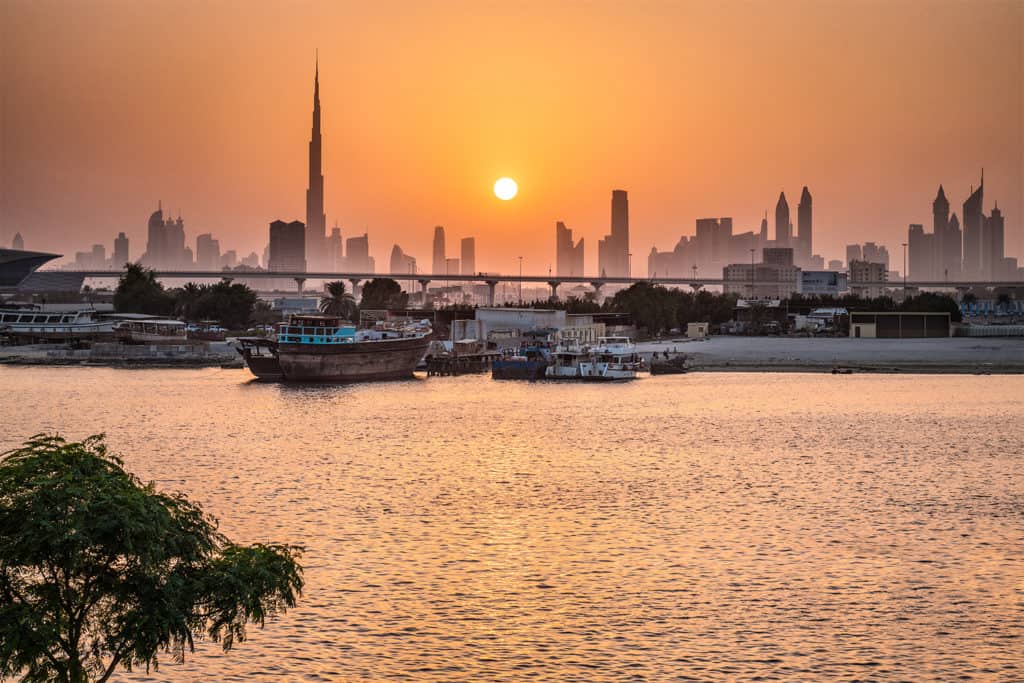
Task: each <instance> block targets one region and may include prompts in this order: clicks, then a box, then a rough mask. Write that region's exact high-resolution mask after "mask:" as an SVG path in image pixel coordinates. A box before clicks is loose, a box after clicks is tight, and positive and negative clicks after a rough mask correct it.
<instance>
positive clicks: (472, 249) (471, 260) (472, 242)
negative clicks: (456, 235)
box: [460, 237, 476, 275]
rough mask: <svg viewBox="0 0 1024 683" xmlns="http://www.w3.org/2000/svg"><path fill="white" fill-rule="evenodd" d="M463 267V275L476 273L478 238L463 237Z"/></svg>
mask: <svg viewBox="0 0 1024 683" xmlns="http://www.w3.org/2000/svg"><path fill="white" fill-rule="evenodd" d="M461 246H462V253H461V256H462V263H461V265H460V267H461V268H462V274H463V275H473V274H474V273H476V239H474V238H472V237H463V238H462V244H461Z"/></svg>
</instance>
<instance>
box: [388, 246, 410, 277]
mask: <svg viewBox="0 0 1024 683" xmlns="http://www.w3.org/2000/svg"><path fill="white" fill-rule="evenodd" d="M390 272H392V273H395V274H398V273H408V274H409V275H415V274H416V259H415V258H413V257H412V256H409V255H408V254H406V253H405V252H404V251H402V248H401V247H400V246H398V245H397V244H396V245H395V246H393V247H392V248H391V263H390Z"/></svg>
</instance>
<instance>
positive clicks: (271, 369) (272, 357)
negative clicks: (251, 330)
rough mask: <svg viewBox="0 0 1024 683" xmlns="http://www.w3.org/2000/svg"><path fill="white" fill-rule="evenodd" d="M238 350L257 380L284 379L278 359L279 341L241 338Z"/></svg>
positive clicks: (262, 338)
mask: <svg viewBox="0 0 1024 683" xmlns="http://www.w3.org/2000/svg"><path fill="white" fill-rule="evenodd" d="M237 342H238V346H237V347H236V350H237V351H238V355H240V356H241V357H242V359H243V360H244V361H245V364H246V366H247V367H248V368H249V371H250V372H252V374H254V375H256V378H257V379H261V380H266V381H278V380H282V379H284V373H282V372H281V363H280V361H278V359H277V341H275V340H273V339H267V338H265V337H239V338H238V339H237Z"/></svg>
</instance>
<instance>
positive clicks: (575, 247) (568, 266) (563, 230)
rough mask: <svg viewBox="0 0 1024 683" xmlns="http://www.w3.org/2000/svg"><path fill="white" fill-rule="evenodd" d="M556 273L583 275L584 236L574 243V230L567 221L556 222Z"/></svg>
mask: <svg viewBox="0 0 1024 683" xmlns="http://www.w3.org/2000/svg"><path fill="white" fill-rule="evenodd" d="M555 274H556V275H557V276H558V277H582V275H583V238H582V237H581V238H580V241H579V242H576V243H573V239H572V230H570V229H569V228H567V227H565V223H563V222H561V221H558V222H557V223H555Z"/></svg>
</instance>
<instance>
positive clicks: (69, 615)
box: [0, 435, 303, 683]
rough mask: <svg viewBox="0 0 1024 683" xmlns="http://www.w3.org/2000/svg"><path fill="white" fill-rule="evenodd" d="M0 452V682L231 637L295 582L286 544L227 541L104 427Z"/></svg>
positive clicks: (295, 587) (106, 674)
mask: <svg viewBox="0 0 1024 683" xmlns="http://www.w3.org/2000/svg"><path fill="white" fill-rule="evenodd" d="M0 457H2V459H0V681H5V680H9V679H11V680H13V679H14V678H19V679H20V680H22V681H25V682H27V683H36V682H42V681H62V682H65V683H88V682H89V681H96V682H102V681H106V680H108V679H109V678H110V677H111V675H112V674H113V673H114V671H115V670H116V669H117V667H118V666H122V667H124V668H125V669H128V670H131V669H132V668H133V667H147V668H148V667H154V668H155V667H156V666H157V665H158V661H157V658H158V655H161V654H164V653H168V654H170V655H171V656H172V658H173V659H175V660H178V661H180V660H183V659H184V656H185V652H186V648H187V649H188V650H189V651H191V650H192V649H193V647H194V641H195V640H196V639H198V638H203V637H208V638H210V639H211V640H213V641H215V642H220V643H221V644H222V646H223V648H224V649H225V650H229V649H231V647H232V646H233V645H234V644H235V643H237V642H241V641H243V640H244V639H245V634H246V625H247V624H257V625H259V626H262V625H263V623H264V621H265V619H266V618H267V617H269V616H272V615H274V614H276V613H278V612H281V611H283V610H284V609H286V608H288V607H293V606H294V605H295V602H296V599H297V598H298V596H299V594H300V593H301V591H302V585H303V581H302V569H301V567H300V566H299V565H298V563H297V561H296V559H297V557H298V553H299V549H298V548H297V547H295V546H288V545H263V544H257V545H252V546H240V545H235V544H233V543H231V542H230V541H229V540H228V539H227V538H225V537H224V536H223V535H221V534H220V533H219V532H218V531H217V522H216V520H215V519H213V518H212V517H210V516H209V515H207V514H205V513H204V512H203V511H202V509H201V508H200V507H199V506H198V505H196V504H195V503H192V502H190V501H189V500H188V499H187V498H185V497H184V496H183V495H180V494H167V493H162V492H159V491H157V490H155V488H154V487H153V485H152V484H148V485H143V484H142V483H141V482H140V481H139V480H138V479H137V478H136V477H134V476H133V475H131V474H129V473H128V472H126V471H125V470H124V468H123V463H122V461H121V460H120V459H119V458H117V457H116V456H114V455H112V454H110V453H108V451H107V448H106V445H105V444H104V441H103V436H102V435H98V436H91V437H89V438H87V439H85V440H84V441H82V442H67V441H65V440H64V439H62V438H60V437H57V436H47V435H37V436H34V437H32V438H31V439H30V440H29V441H28V442H26V443H25V444H24V445H23V446H22V447H21V448H18V449H16V450H13V451H9V452H7V453H4V454H3V455H2V456H0Z"/></svg>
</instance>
